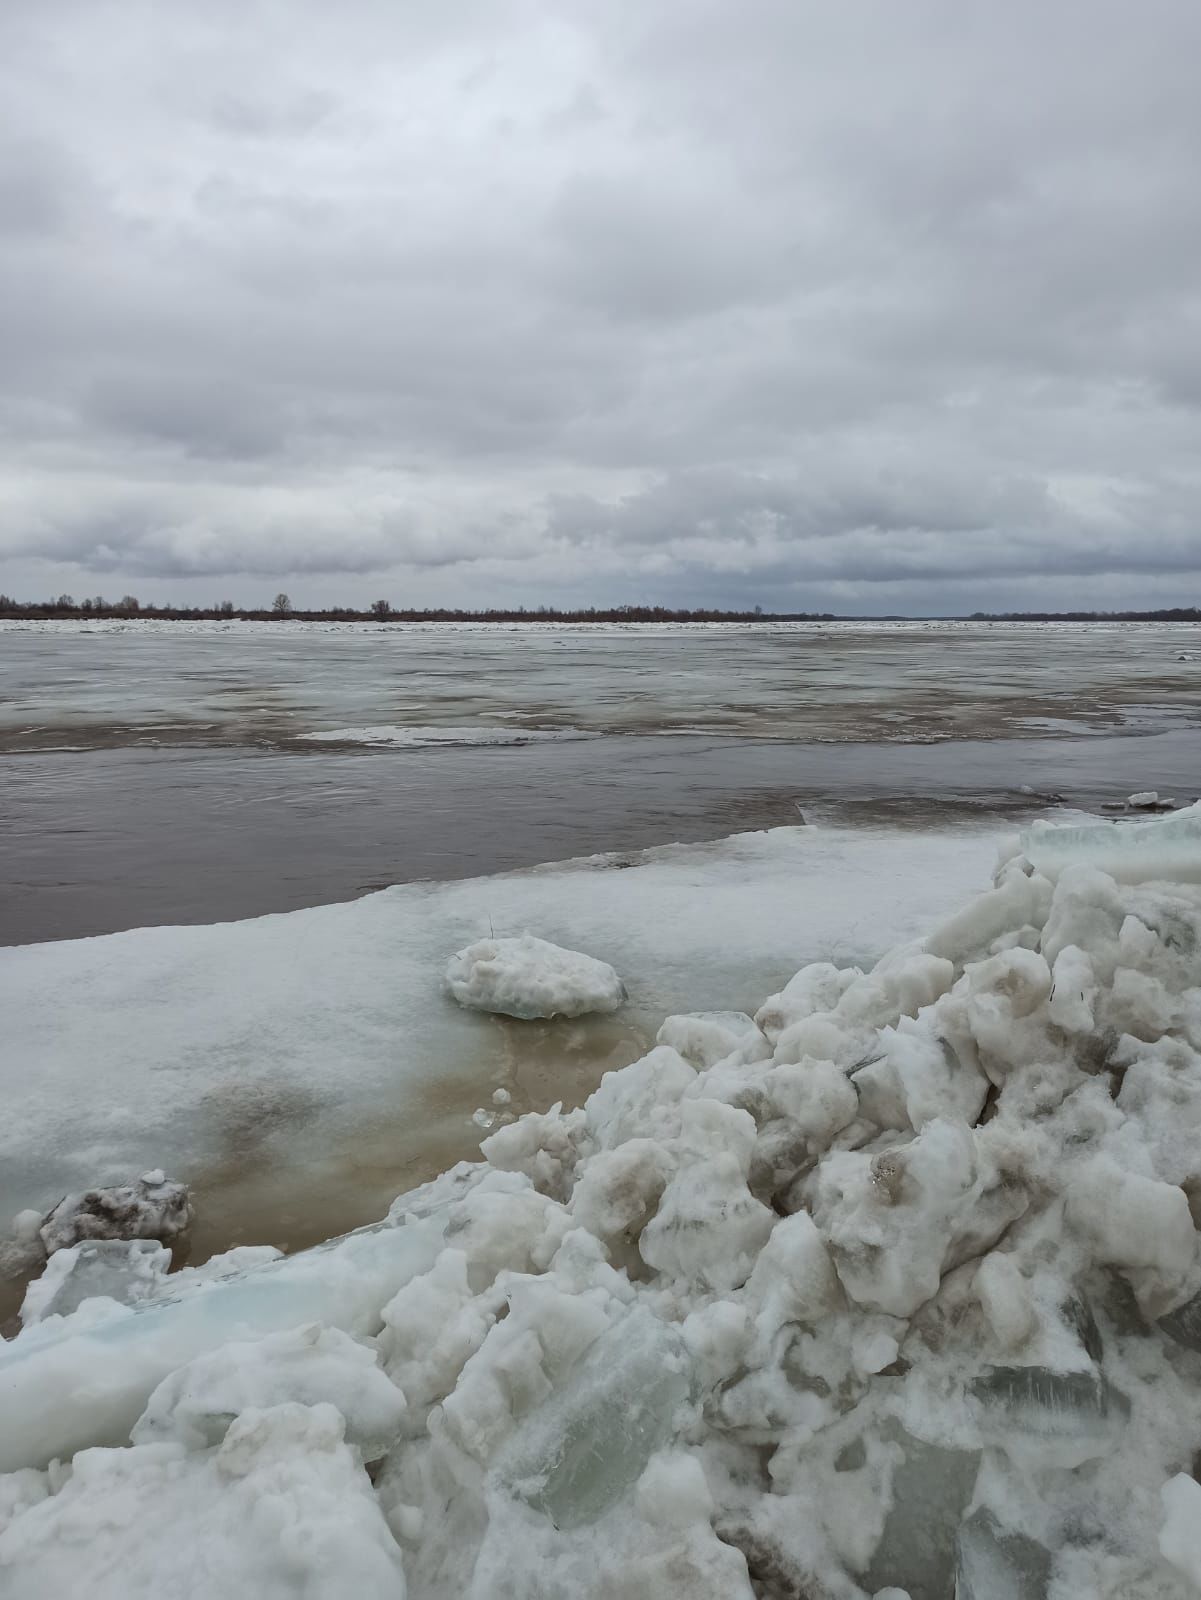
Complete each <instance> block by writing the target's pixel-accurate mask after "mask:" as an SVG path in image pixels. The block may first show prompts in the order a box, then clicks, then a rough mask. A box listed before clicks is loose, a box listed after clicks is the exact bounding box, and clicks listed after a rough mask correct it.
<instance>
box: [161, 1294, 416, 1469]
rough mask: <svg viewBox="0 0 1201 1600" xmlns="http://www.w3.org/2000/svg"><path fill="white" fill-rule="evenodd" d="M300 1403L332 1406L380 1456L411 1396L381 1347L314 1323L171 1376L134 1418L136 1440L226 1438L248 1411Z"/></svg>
mask: <svg viewBox="0 0 1201 1600" xmlns="http://www.w3.org/2000/svg"><path fill="white" fill-rule="evenodd" d="M290 1401H295V1402H297V1403H298V1404H300V1405H305V1406H316V1405H319V1404H321V1403H322V1402H328V1403H329V1404H331V1405H333V1406H334V1407H335V1408H336V1409H337V1410H338V1411H339V1412H340V1413H341V1415H342V1417H343V1419H344V1420H345V1423H346V1439H347V1442H348V1443H349V1444H352V1445H354V1446H356V1447H357V1448H358V1449H359V1450H360V1451H361V1452H362V1455H363V1458H364V1460H366V1461H373V1460H376V1459H378V1458H379V1457H380V1456H381V1455H383V1453H384V1452H385V1450H387V1449H388V1448H389V1446H390V1445H391V1444H392V1443H393V1442H394V1441H395V1439H396V1437H397V1435H398V1434H399V1433H400V1430H401V1425H402V1423H403V1421H404V1414H405V1397H404V1395H403V1394H402V1393H401V1391H400V1390H399V1389H398V1388H397V1387H396V1386H395V1384H393V1383H392V1382H390V1381H389V1379H388V1378H387V1377H386V1375H385V1374H384V1373H383V1372H382V1371H381V1370H380V1368H379V1365H378V1363H377V1361H376V1354H375V1351H374V1350H372V1349H370V1348H369V1347H368V1346H367V1345H364V1344H360V1343H359V1342H358V1340H357V1339H352V1338H351V1337H350V1335H349V1334H347V1333H343V1332H342V1331H341V1330H340V1329H338V1328H323V1327H322V1326H321V1324H320V1323H316V1322H311V1323H308V1324H306V1325H305V1326H303V1327H299V1328H291V1329H288V1330H287V1331H285V1332H283V1333H269V1334H267V1335H266V1337H265V1338H262V1339H255V1340H250V1341H245V1342H243V1341H240V1340H236V1341H234V1342H232V1343H230V1344H224V1345H222V1346H221V1348H220V1349H218V1350H214V1351H210V1352H209V1353H208V1354H206V1355H202V1356H198V1357H197V1358H196V1359H195V1360H194V1361H190V1362H189V1363H188V1364H187V1366H184V1367H180V1368H179V1369H178V1370H177V1371H175V1372H173V1373H172V1374H171V1375H170V1377H168V1378H165V1379H164V1380H163V1382H162V1383H160V1384H159V1386H158V1388H157V1389H156V1390H155V1391H154V1393H153V1394H152V1395H151V1396H150V1399H149V1401H148V1402H147V1406H146V1410H145V1411H144V1412H143V1413H142V1416H141V1417H140V1418H139V1420H138V1422H137V1423H136V1424H135V1426H134V1429H133V1434H132V1439H133V1442H134V1444H135V1445H139V1444H161V1443H163V1442H165V1441H167V1440H173V1441H176V1442H178V1443H180V1444H183V1445H185V1446H186V1447H187V1448H188V1449H191V1450H197V1449H202V1448H204V1447H205V1446H208V1445H215V1444H220V1442H221V1441H222V1439H224V1438H225V1436H226V1434H227V1433H228V1431H229V1427H230V1424H231V1423H232V1422H233V1421H234V1420H235V1418H237V1417H240V1416H242V1415H243V1414H244V1413H245V1412H248V1411H251V1410H255V1409H259V1408H266V1407H268V1406H278V1405H283V1404H285V1403H287V1402H290Z"/></svg>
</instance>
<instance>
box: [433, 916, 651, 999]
mask: <svg viewBox="0 0 1201 1600" xmlns="http://www.w3.org/2000/svg"><path fill="white" fill-rule="evenodd" d="M446 982H447V985H448V987H449V989H450V992H451V994H452V995H453V996H454V998H455V999H456V1000H457V1001H458V1002H459V1004H460V1005H461V1006H467V1007H469V1008H470V1009H472V1010H474V1011H496V1012H499V1013H500V1014H501V1015H502V1016H506V1017H520V1018H523V1019H524V1020H527V1021H528V1020H531V1019H533V1018H535V1017H582V1016H584V1015H586V1014H587V1013H588V1012H590V1011H616V1010H617V1008H618V1006H620V1005H621V1004H622V1003H623V1002H624V1000H625V998H626V988H625V984H624V983H622V981H621V979H620V978H619V977H618V976H617V974H616V972H614V970H613V968H612V967H611V966H609V964H608V962H606V961H597V960H595V959H594V958H593V957H592V956H586V955H582V954H581V953H580V951H578V950H564V949H563V947H562V946H561V945H557V944H550V943H549V942H548V941H547V940H546V939H535V938H534V936H533V934H530V933H526V934H523V935H522V936H521V938H520V939H481V940H479V942H478V943H477V944H472V945H468V946H467V948H466V949H465V950H460V951H459V952H458V954H457V955H453V956H451V958H450V961H449V962H448V964H447V968H446Z"/></svg>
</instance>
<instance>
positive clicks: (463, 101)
mask: <svg viewBox="0 0 1201 1600" xmlns="http://www.w3.org/2000/svg"><path fill="white" fill-rule="evenodd" d="M127 16H128V13H127V10H126V8H125V6H124V5H123V4H121V3H119V0H87V3H86V4H85V3H84V0H63V3H62V4H60V5H56V6H54V7H43V8H35V7H20V6H14V7H8V8H5V9H4V11H3V13H2V14H0V105H2V106H3V107H4V108H5V109H4V113H3V115H4V117H5V126H4V127H3V128H2V129H0V238H2V239H3V241H4V249H3V250H2V251H0V353H2V355H3V361H0V441H2V442H3V445H4V449H3V453H2V456H0V561H2V562H3V570H2V573H0V587H4V588H5V589H7V590H9V591H13V590H18V591H22V592H29V593H40V592H43V591H44V590H47V589H49V588H62V587H67V588H73V589H78V590H86V589H88V588H89V587H91V581H90V580H91V578H92V577H93V576H95V577H100V576H104V577H105V578H106V581H107V582H108V586H109V587H110V588H114V589H115V588H117V587H122V586H126V585H133V584H135V583H138V584H142V585H143V586H144V585H145V584H147V583H151V582H156V583H157V581H158V580H162V581H163V582H165V581H167V580H168V579H169V580H170V581H171V583H172V589H173V592H174V593H175V594H176V595H177V596H178V597H179V598H184V597H185V595H186V594H194V595H196V596H197V597H200V598H207V597H208V596H209V593H210V591H211V589H212V587H213V584H214V583H215V582H218V581H219V582H220V584H221V586H222V588H223V589H226V590H230V591H232V592H237V593H241V592H243V590H244V589H246V588H247V586H250V587H253V584H254V583H255V582H258V581H260V580H262V581H269V580H272V579H275V578H278V579H279V580H281V581H282V580H284V579H289V580H291V582H290V588H291V589H292V591H293V593H294V595H295V597H296V598H298V599H307V600H310V601H312V602H319V601H321V600H322V599H324V598H326V597H327V596H328V595H329V594H330V592H331V585H332V584H333V583H334V582H335V580H336V578H337V575H338V574H346V575H347V576H348V577H354V578H355V581H356V584H358V583H359V582H360V580H361V582H362V583H364V584H365V583H371V584H372V585H373V586H374V585H375V584H376V582H377V580H378V581H379V582H380V583H386V584H388V585H391V586H392V587H394V588H397V589H398V590H400V591H403V592H406V593H408V594H411V595H412V596H413V597H414V598H421V599H429V600H431V601H444V602H447V603H457V602H463V603H472V602H486V601H488V600H490V599H492V598H495V597H504V598H507V599H518V598H520V599H524V600H527V601H529V602H533V603H537V602H538V601H541V600H564V601H572V600H580V599H583V600H588V599H595V600H597V601H598V602H605V601H612V600H620V599H636V598H641V597H642V596H644V595H646V596H648V597H652V598H655V599H660V600H679V601H681V602H685V603H686V602H691V601H705V602H710V603H711V602H714V601H716V602H720V601H722V600H728V601H729V602H730V603H732V604H744V603H748V602H753V601H754V600H762V601H764V602H765V603H769V604H770V603H774V602H775V600H776V598H777V597H778V596H781V595H786V596H788V597H789V600H790V603H797V604H813V605H816V606H821V607H823V608H831V609H851V610H866V611H873V610H882V611H887V610H895V609H900V608H904V607H910V608H914V607H920V608H921V609H924V610H939V609H943V608H948V609H962V608H964V607H965V606H967V608H968V609H975V608H977V607H984V606H992V605H997V606H1009V605H1017V604H1023V603H1025V604H1039V605H1041V604H1046V603H1056V604H1069V603H1079V604H1097V605H1104V604H1110V603H1136V602H1138V601H1140V600H1143V601H1145V602H1146V603H1148V604H1150V603H1162V601H1163V599H1164V597H1165V594H1166V593H1168V592H1169V591H1170V592H1171V595H1172V597H1173V598H1181V596H1182V594H1183V592H1184V591H1186V590H1187V589H1188V585H1189V584H1190V583H1192V584H1193V585H1194V586H1195V587H1201V585H1199V584H1198V579H1201V533H1199V531H1198V530H1199V528H1201V454H1199V452H1198V442H1199V426H1201V414H1199V413H1201V338H1199V337H1198V335H1201V302H1199V301H1198V299H1197V291H1196V263H1197V261H1198V260H1199V259H1201V195H1199V194H1198V190H1197V185H1196V181H1195V164H1196V151H1197V150H1198V149H1199V148H1201V97H1199V96H1197V94H1196V92H1195V83H1194V79H1195V63H1196V60H1197V59H1198V58H1199V56H1201V10H1198V8H1197V7H1196V6H1195V5H1193V4H1192V0H1149V3H1148V4H1147V5H1145V6H1144V7H1142V8H1139V10H1138V11H1137V12H1136V11H1135V10H1134V9H1132V8H1131V7H1129V5H1128V4H1126V3H1124V0H1054V3H1053V4H1050V5H1042V4H1036V3H1035V0H1016V3H1015V4H1013V5H1010V6H1006V7H999V6H996V5H993V4H992V3H991V0H966V3H955V4H951V3H950V0H912V3H909V4H906V5H905V6H896V5H893V4H891V0H864V4H862V5H856V6H846V7H832V6H827V5H823V4H820V3H818V0H802V3H800V4H797V3H794V0H749V3H748V4H747V5H745V6H740V7H730V6H727V5H723V4H720V3H718V0H701V3H699V4H697V3H694V0H688V3H687V4H686V3H685V0H667V3H665V4H661V5H656V6H653V7H642V6H636V5H634V4H632V3H626V0H617V3H616V4H614V3H611V0H584V3H583V4H581V5H580V6H578V7H572V8H570V9H569V10H564V11H555V10H554V9H553V8H552V9H551V10H550V11H548V9H547V8H546V7H544V6H537V5H535V4H533V0H505V3H501V4H493V3H488V4H485V3H484V0H470V3H464V4H463V5H461V6H455V7H397V6H394V5H390V4H388V3H386V0H363V3H362V4H361V5H358V6H356V7H355V8H353V15H352V16H349V17H348V16H347V15H346V14H345V13H341V14H339V15H337V16H335V14H334V12H333V11H331V10H330V9H329V8H327V7H323V6H320V5H318V4H317V0H297V4H296V5H294V6H290V7H287V8H279V7H276V6H272V5H268V4H266V3H265V0H264V3H256V0H252V3H251V4H249V5H244V4H235V3H234V0H214V4H212V5H210V6H207V7H205V8H202V9H201V10H197V9H196V8H193V10H192V11H190V12H189V11H183V10H180V9H178V8H154V7H148V8H144V9H143V10H141V11H139V19H140V20H139V25H138V27H136V28H132V27H130V26H128V25H127ZM1115 585H1116V587H1115Z"/></svg>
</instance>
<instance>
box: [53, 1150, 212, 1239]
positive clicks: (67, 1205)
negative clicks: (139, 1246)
mask: <svg viewBox="0 0 1201 1600" xmlns="http://www.w3.org/2000/svg"><path fill="white" fill-rule="evenodd" d="M191 1223H192V1199H191V1195H190V1194H189V1193H188V1188H187V1185H186V1184H183V1183H171V1182H170V1181H169V1180H168V1179H167V1178H166V1176H165V1175H164V1174H163V1173H162V1172H161V1171H160V1170H157V1169H156V1170H155V1171H153V1172H144V1173H143V1174H142V1176H141V1177H140V1178H137V1179H135V1181H134V1182H133V1183H123V1184H119V1185H117V1186H116V1187H114V1188H111V1189H88V1190H85V1192H84V1193H83V1194H68V1195H64V1196H63V1198H62V1199H61V1200H60V1201H59V1202H58V1204H57V1205H56V1206H55V1207H54V1209H53V1210H52V1211H51V1212H49V1214H48V1215H47V1217H46V1219H45V1221H44V1222H43V1223H42V1226H41V1228H40V1229H39V1233H40V1235H41V1240H42V1244H43V1245H44V1246H45V1249H46V1254H47V1255H53V1254H54V1252H55V1251H56V1250H65V1249H67V1248H68V1246H70V1245H74V1244H79V1243H80V1242H81V1241H82V1240H84V1239H158V1240H159V1241H160V1242H161V1243H163V1244H170V1243H171V1242H172V1241H173V1240H175V1239H178V1238H179V1236H180V1235H181V1234H183V1233H186V1232H187V1231H188V1228H189V1227H190V1226H191Z"/></svg>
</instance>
